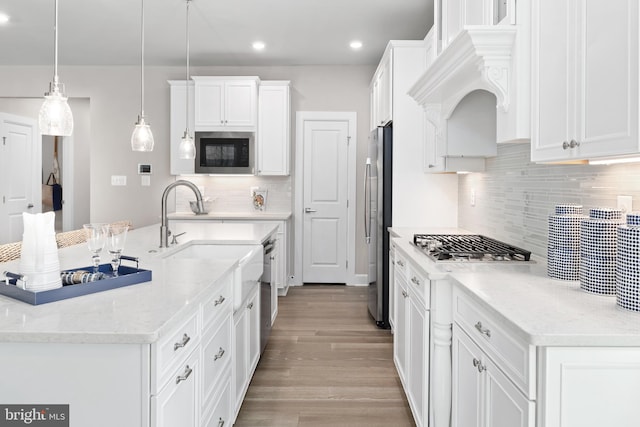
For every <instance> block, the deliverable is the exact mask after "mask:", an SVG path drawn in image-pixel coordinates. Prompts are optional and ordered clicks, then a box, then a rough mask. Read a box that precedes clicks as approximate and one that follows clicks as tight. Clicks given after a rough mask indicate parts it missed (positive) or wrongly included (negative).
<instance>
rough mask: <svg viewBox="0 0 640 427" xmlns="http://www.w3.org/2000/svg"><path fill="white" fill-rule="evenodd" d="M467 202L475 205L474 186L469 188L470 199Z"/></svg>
mask: <svg viewBox="0 0 640 427" xmlns="http://www.w3.org/2000/svg"><path fill="white" fill-rule="evenodd" d="M469 203H471V206H475V205H476V190H475V188H472V189H471V199H470V200H469Z"/></svg>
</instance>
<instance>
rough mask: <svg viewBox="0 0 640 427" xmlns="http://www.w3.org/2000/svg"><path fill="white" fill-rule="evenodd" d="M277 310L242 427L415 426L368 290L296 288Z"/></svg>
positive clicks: (240, 422)
mask: <svg viewBox="0 0 640 427" xmlns="http://www.w3.org/2000/svg"><path fill="white" fill-rule="evenodd" d="M278 304H279V307H278V311H279V313H278V318H277V319H276V322H275V324H274V328H273V330H272V331H271V337H270V338H269V343H268V344H267V348H266V349H265V352H264V354H263V355H262V358H261V360H260V363H259V364H258V368H257V370H256V373H255V374H254V377H253V380H252V381H251V385H250V386H249V390H248V392H247V395H246V397H245V400H244V403H243V405H242V408H241V409H240V413H239V415H238V419H237V421H236V424H235V425H236V426H238V427H253V426H256V427H257V426H260V427H269V426H273V427H276V426H277V427H293V426H301V427H310V426H313V427H322V426H353V427H356V426H363V427H364V426H366V427H375V426H385V427H388V426H414V425H415V424H414V422H413V418H412V416H411V410H410V409H409V406H408V404H407V400H406V397H405V394H404V391H403V390H402V385H401V384H400V379H399V378H398V375H397V373H396V370H395V366H394V364H393V342H392V335H391V333H390V332H389V331H388V330H381V329H379V328H377V327H376V326H375V324H374V322H373V319H371V317H370V316H369V314H368V312H367V288H366V287H351V286H343V285H304V286H301V287H293V288H290V290H289V294H288V295H287V296H286V297H281V298H279V299H278Z"/></svg>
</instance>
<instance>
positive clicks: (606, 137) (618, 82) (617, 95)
mask: <svg viewBox="0 0 640 427" xmlns="http://www.w3.org/2000/svg"><path fill="white" fill-rule="evenodd" d="M531 4H532V49H533V52H532V54H533V55H532V96H533V99H532V109H533V114H532V135H531V160H532V161H538V162H554V161H572V160H579V159H592V158H598V157H614V156H624V155H634V154H635V155H637V154H638V153H639V152H640V144H639V141H638V2H637V1H635V0H589V1H579V0H568V1H563V2H557V1H553V0H539V1H532V2H531Z"/></svg>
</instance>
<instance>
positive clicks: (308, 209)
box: [304, 208, 317, 213]
mask: <svg viewBox="0 0 640 427" xmlns="http://www.w3.org/2000/svg"><path fill="white" fill-rule="evenodd" d="M311 212H317V211H316V210H315V209H310V208H304V213H311Z"/></svg>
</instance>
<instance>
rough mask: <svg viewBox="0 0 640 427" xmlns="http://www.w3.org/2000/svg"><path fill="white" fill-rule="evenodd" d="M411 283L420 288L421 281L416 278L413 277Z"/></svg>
mask: <svg viewBox="0 0 640 427" xmlns="http://www.w3.org/2000/svg"><path fill="white" fill-rule="evenodd" d="M411 282H413V283H415V284H416V285H418V286H420V280H419V279H418V278H417V277H416V276H413V277H412V278H411Z"/></svg>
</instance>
